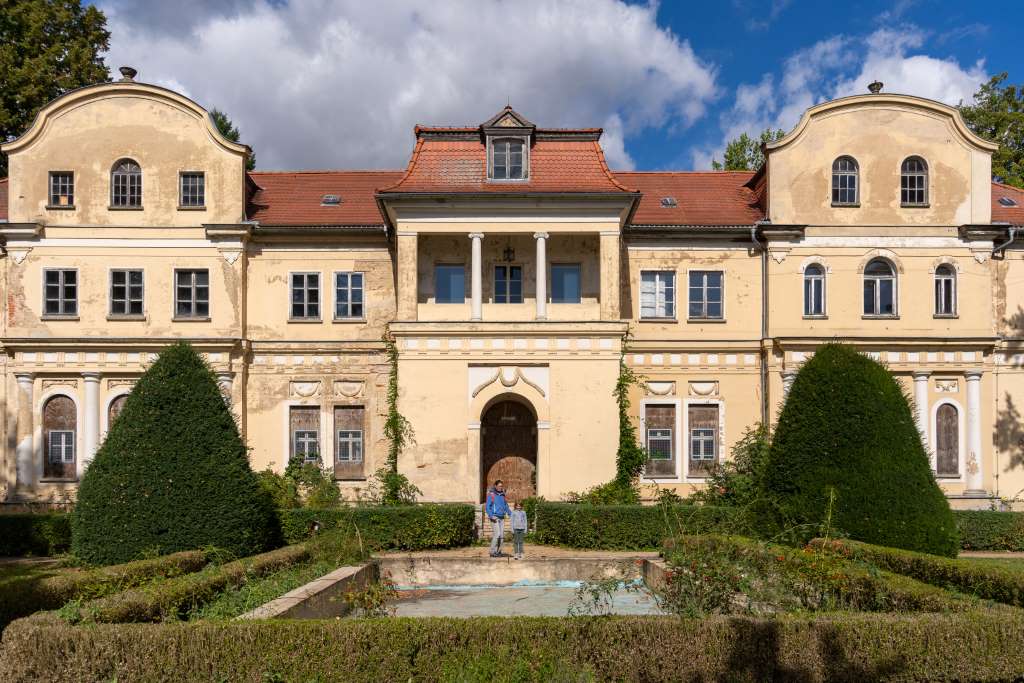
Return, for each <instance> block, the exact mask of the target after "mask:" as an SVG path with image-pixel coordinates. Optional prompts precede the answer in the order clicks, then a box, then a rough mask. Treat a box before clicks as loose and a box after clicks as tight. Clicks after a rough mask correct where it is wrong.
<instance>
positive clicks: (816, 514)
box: [764, 344, 958, 556]
mask: <svg viewBox="0 0 1024 683" xmlns="http://www.w3.org/2000/svg"><path fill="white" fill-rule="evenodd" d="M764 487H765V494H766V497H767V498H768V499H769V500H770V501H772V502H773V503H774V507H775V509H776V510H777V512H778V514H779V520H778V521H779V523H780V524H781V525H782V526H783V527H785V528H789V529H792V528H794V526H796V525H805V526H804V527H802V528H803V530H804V531H808V530H809V531H810V532H811V533H815V532H817V531H818V530H819V526H818V525H820V524H822V523H823V522H824V521H825V519H826V516H827V515H828V513H829V508H830V502H829V501H830V492H834V502H833V503H832V504H831V524H832V526H833V527H834V528H837V529H839V530H841V531H842V532H844V533H846V534H848V535H849V536H850V537H851V538H853V539H856V540H859V541H864V542H867V543H876V544H878V545H884V546H891V547H894V548H906V549H910V550H918V551H921V552H927V553H934V554H938V555H950V556H952V555H955V554H956V552H957V545H958V543H957V531H956V525H955V523H954V522H953V514H952V512H951V511H950V509H949V503H948V502H947V501H946V498H945V496H944V495H943V494H942V491H941V490H940V489H939V487H938V484H936V482H935V479H934V477H933V476H932V472H931V466H930V463H929V460H928V456H927V454H926V453H925V450H924V447H923V446H922V444H921V437H920V434H919V433H918V431H917V427H916V425H915V422H914V417H913V413H912V411H911V409H910V405H909V403H908V399H907V397H906V396H905V395H904V393H903V390H902V388H901V387H900V385H899V384H897V382H896V380H895V379H893V377H892V375H890V374H889V372H888V371H887V370H886V369H885V368H884V367H883V366H882V365H880V364H879V363H876V362H875V361H873V360H871V359H870V358H868V357H867V356H864V355H862V354H860V353H858V352H857V351H856V350H854V349H853V348H851V347H849V346H843V345H841V344H828V345H825V346H822V347H821V348H820V349H818V351H817V352H816V353H815V354H814V357H813V358H811V359H810V360H809V361H807V363H805V364H804V366H803V367H802V368H801V369H800V372H799V373H798V374H797V376H796V380H795V381H794V383H793V386H792V388H791V389H790V392H789V397H788V399H787V400H786V404H785V406H784V407H783V409H782V413H781V415H780V416H779V421H778V425H777V427H776V429H775V435H774V437H773V439H772V444H771V449H770V451H769V454H768V463H767V468H766V474H765V479H764Z"/></svg>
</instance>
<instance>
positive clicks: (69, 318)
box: [39, 313, 79, 322]
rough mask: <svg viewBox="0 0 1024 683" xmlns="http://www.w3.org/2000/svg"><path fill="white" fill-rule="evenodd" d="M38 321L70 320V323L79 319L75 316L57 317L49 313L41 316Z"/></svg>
mask: <svg viewBox="0 0 1024 683" xmlns="http://www.w3.org/2000/svg"><path fill="white" fill-rule="evenodd" d="M39 319H40V320H70V321H72V322H74V321H76V320H78V319H79V318H78V316H77V315H57V314H53V313H50V314H47V315H44V316H41V317H40V318H39Z"/></svg>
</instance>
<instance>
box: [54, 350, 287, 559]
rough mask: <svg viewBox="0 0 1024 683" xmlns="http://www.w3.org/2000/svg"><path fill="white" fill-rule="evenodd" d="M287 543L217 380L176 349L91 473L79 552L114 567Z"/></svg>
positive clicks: (138, 390) (80, 508) (76, 522)
mask: <svg viewBox="0 0 1024 683" xmlns="http://www.w3.org/2000/svg"><path fill="white" fill-rule="evenodd" d="M279 539H280V527H279V524H278V522H277V518H276V516H275V514H274V510H273V505H272V503H271V502H270V500H269V497H268V496H267V495H266V494H265V493H264V492H263V491H262V490H261V487H260V485H259V483H258V481H257V478H256V475H255V474H254V473H253V471H252V469H250V467H249V460H248V457H247V454H246V449H245V445H244V444H243V443H242V439H241V437H240V436H239V434H238V426H237V424H236V423H235V419H234V416H232V414H231V411H230V410H229V407H228V405H227V402H226V401H225V400H224V397H223V395H222V394H221V392H220V389H219V388H218V386H217V381H216V378H215V377H214V375H213V372H211V370H210V368H209V367H207V365H206V363H205V362H204V361H203V359H202V358H200V357H199V354H197V353H196V352H195V350H194V349H193V348H192V347H191V346H189V345H188V344H187V343H178V344H175V345H173V346H170V347H168V348H167V349H166V350H164V352H163V353H161V354H160V357H159V358H158V359H157V360H156V362H154V363H153V365H152V366H151V367H150V368H149V369H148V370H147V371H146V372H145V374H143V375H142V377H141V378H140V379H139V381H138V383H137V384H136V385H135V389H134V390H133V391H132V393H131V395H130V396H129V397H128V400H127V401H126V402H125V405H124V409H123V410H122V411H121V414H120V415H119V416H118V418H117V420H116V421H115V422H114V424H113V425H112V426H111V428H110V431H109V433H108V434H107V437H106V439H105V440H104V442H103V445H102V446H101V447H100V448H99V450H98V451H97V453H96V457H95V458H94V459H93V461H92V463H91V464H90V465H89V467H88V468H87V469H86V472H85V476H84V477H83V479H82V484H81V487H80V489H79V492H78V503H77V505H76V506H75V510H74V514H73V515H72V551H73V552H74V554H75V555H76V556H77V557H79V558H81V559H82V560H84V561H86V562H89V563H94V564H114V563H119V562H127V561H129V560H134V559H137V558H139V557H140V556H143V555H150V554H166V553H173V552H177V551H179V550H188V549H193V548H200V547H204V546H208V545H212V546H216V547H218V548H223V549H226V550H229V551H231V552H233V553H235V554H236V555H239V556H244V555H251V554H253V553H257V552H260V551H263V550H265V549H267V548H268V547H270V546H272V545H274V544H276V543H278V542H279Z"/></svg>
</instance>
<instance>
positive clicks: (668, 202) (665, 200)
mask: <svg viewBox="0 0 1024 683" xmlns="http://www.w3.org/2000/svg"><path fill="white" fill-rule="evenodd" d="M677 206H679V202H677V201H676V198H675V197H662V198H661V208H663V209H674V208H676V207H677Z"/></svg>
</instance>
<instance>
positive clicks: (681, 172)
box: [615, 170, 757, 175]
mask: <svg viewBox="0 0 1024 683" xmlns="http://www.w3.org/2000/svg"><path fill="white" fill-rule="evenodd" d="M615 173H623V174H625V173H631V174H633V175H725V174H727V173H729V174H749V175H755V174H756V173H757V171H737V170H729V171H615Z"/></svg>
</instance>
